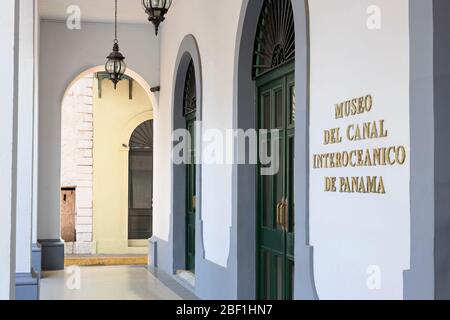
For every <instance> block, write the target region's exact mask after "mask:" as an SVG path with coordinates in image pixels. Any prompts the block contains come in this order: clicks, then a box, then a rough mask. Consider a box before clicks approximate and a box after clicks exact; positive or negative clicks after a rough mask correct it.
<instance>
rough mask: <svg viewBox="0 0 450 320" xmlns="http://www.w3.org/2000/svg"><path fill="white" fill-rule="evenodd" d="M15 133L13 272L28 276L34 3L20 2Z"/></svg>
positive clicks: (31, 182)
mask: <svg viewBox="0 0 450 320" xmlns="http://www.w3.org/2000/svg"><path fill="white" fill-rule="evenodd" d="M19 3H20V23H19V25H20V27H19V47H20V51H19V87H18V93H19V98H18V121H17V123H18V130H17V171H18V172H20V174H19V175H18V176H17V206H16V273H21V274H29V273H31V233H32V210H33V206H32V204H33V133H34V126H33V124H34V53H35V52H34V19H35V10H34V6H35V1H34V0H20V2H19Z"/></svg>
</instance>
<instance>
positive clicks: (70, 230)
mask: <svg viewBox="0 0 450 320" xmlns="http://www.w3.org/2000/svg"><path fill="white" fill-rule="evenodd" d="M61 238H62V239H63V240H64V241H66V242H75V241H76V230H75V188H63V189H62V190H61Z"/></svg>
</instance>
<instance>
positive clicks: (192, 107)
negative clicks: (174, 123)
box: [183, 59, 197, 273]
mask: <svg viewBox="0 0 450 320" xmlns="http://www.w3.org/2000/svg"><path fill="white" fill-rule="evenodd" d="M183 116H184V119H185V121H186V130H187V131H188V132H189V135H190V146H189V148H190V150H189V151H188V153H189V154H188V156H187V159H188V161H187V163H186V186H185V190H186V270H187V271H190V272H192V273H195V221H196V219H195V216H196V215H195V211H196V176H197V175H196V168H195V166H196V164H195V163H196V161H195V160H196V159H195V147H196V146H195V141H196V132H195V121H196V119H197V89H196V79H195V68H194V63H193V61H192V59H191V61H190V62H189V67H188V69H187V72H186V80H185V83H184V94H183Z"/></svg>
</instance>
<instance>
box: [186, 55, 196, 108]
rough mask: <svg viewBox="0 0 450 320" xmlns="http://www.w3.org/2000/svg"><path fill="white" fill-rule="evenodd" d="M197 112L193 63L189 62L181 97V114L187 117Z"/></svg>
mask: <svg viewBox="0 0 450 320" xmlns="http://www.w3.org/2000/svg"><path fill="white" fill-rule="evenodd" d="M196 111H197V85H196V83H195V68H194V62H193V61H192V60H191V62H190V63H189V67H188V70H187V73H186V81H185V83H184V95H183V114H184V116H187V115H189V114H192V113H194V112H196Z"/></svg>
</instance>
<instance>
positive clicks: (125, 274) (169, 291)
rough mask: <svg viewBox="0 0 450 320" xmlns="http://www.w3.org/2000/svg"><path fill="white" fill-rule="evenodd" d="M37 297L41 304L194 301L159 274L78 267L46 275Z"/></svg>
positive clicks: (126, 268) (129, 268) (134, 268)
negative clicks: (76, 301) (104, 301)
mask: <svg viewBox="0 0 450 320" xmlns="http://www.w3.org/2000/svg"><path fill="white" fill-rule="evenodd" d="M78 274H79V275H80V276H78ZM157 277H158V278H159V279H158V278H157ZM160 279H161V280H160ZM163 282H164V283H163ZM78 284H79V289H77V287H78ZM40 295H41V300H181V299H195V296H194V295H192V294H191V293H190V292H189V291H188V290H186V289H185V288H184V287H182V286H181V285H179V284H178V283H176V281H175V280H173V279H172V278H171V277H170V276H168V275H165V274H164V275H163V274H161V277H160V276H158V273H155V272H150V271H149V270H148V269H147V268H146V267H143V266H114V267H81V268H76V269H71V268H66V270H65V271H56V272H46V273H44V274H43V278H42V279H41V292H40Z"/></svg>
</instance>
